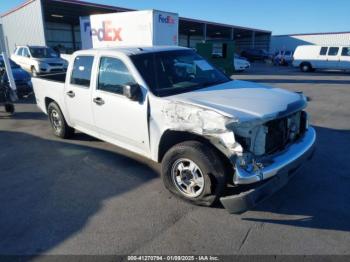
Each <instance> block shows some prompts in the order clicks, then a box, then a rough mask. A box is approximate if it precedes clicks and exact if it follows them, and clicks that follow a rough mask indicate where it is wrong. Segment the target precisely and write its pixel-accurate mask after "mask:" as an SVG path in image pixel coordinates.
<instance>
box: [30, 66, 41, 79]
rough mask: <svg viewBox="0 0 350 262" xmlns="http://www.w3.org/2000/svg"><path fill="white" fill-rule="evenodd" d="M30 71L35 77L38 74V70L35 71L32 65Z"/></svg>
mask: <svg viewBox="0 0 350 262" xmlns="http://www.w3.org/2000/svg"><path fill="white" fill-rule="evenodd" d="M30 71H31V72H32V76H34V77H37V76H38V75H39V74H38V71H36V69H35V67H34V66H32V69H31V70H30Z"/></svg>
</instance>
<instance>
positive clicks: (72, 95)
mask: <svg viewBox="0 0 350 262" xmlns="http://www.w3.org/2000/svg"><path fill="white" fill-rule="evenodd" d="M67 96H69V97H71V98H73V97H75V93H74V92H73V91H69V92H67Z"/></svg>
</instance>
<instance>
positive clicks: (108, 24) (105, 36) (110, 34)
mask: <svg viewBox="0 0 350 262" xmlns="http://www.w3.org/2000/svg"><path fill="white" fill-rule="evenodd" d="M121 31H122V28H121V27H119V28H116V27H113V25H112V21H103V22H102V28H99V29H95V28H92V29H91V36H96V37H97V39H98V40H99V41H115V42H116V41H123V39H122V37H121V35H120V33H121Z"/></svg>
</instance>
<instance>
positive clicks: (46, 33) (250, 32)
mask: <svg viewBox="0 0 350 262" xmlns="http://www.w3.org/2000/svg"><path fill="white" fill-rule="evenodd" d="M124 11H134V10H131V9H127V8H122V7H115V6H108V5H100V4H94V3H89V2H83V1H76V0H28V1H27V2H25V3H23V4H22V5H20V6H18V7H16V8H15V9H13V10H10V11H9V12H7V13H5V14H3V15H2V17H1V19H2V23H3V31H4V40H5V47H6V50H7V52H8V53H11V52H13V50H14V49H15V47H16V45H48V46H51V47H60V49H62V50H63V52H66V53H71V52H73V51H74V50H78V49H80V48H81V40H80V27H79V17H80V16H88V15H92V14H103V13H114V12H124ZM164 11H168V10H164ZM270 38H271V32H270V31H266V30H260V29H253V28H246V27H241V26H234V25H228V24H221V23H214V22H209V21H202V20H196V19H191V18H184V17H180V20H179V44H180V45H182V46H188V47H195V45H196V43H197V42H202V41H205V40H213V39H221V40H222V39H225V40H234V41H235V43H236V49H237V51H238V52H239V51H240V50H243V49H247V48H258V49H266V50H268V49H269V44H270Z"/></svg>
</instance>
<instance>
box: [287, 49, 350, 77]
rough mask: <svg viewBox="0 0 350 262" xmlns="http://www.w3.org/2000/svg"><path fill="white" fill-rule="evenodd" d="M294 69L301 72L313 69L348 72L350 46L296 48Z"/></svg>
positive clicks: (349, 66)
mask: <svg viewBox="0 0 350 262" xmlns="http://www.w3.org/2000/svg"><path fill="white" fill-rule="evenodd" d="M293 66H294V67H299V68H300V70H301V71H302V72H310V71H314V70H315V69H336V70H350V46H316V45H302V46H298V47H297V48H296V50H295V52H294V61H293Z"/></svg>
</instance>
